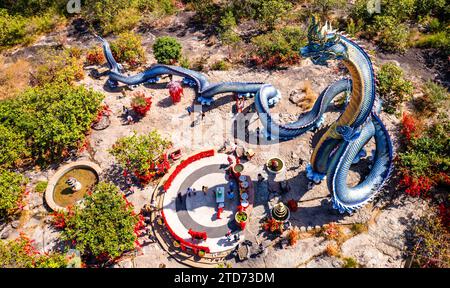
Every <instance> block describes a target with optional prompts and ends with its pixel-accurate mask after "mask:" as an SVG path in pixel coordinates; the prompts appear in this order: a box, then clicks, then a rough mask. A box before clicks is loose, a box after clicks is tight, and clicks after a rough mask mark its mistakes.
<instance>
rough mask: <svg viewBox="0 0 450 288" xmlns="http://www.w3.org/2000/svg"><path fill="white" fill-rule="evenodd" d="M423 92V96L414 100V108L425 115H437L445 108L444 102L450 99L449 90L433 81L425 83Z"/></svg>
mask: <svg viewBox="0 0 450 288" xmlns="http://www.w3.org/2000/svg"><path fill="white" fill-rule="evenodd" d="M422 92H423V93H424V94H423V96H421V97H420V98H417V99H415V100H414V106H415V108H416V109H417V110H418V111H419V112H420V113H423V114H427V115H431V114H435V113H436V112H438V109H439V108H441V107H442V106H443V104H444V101H445V100H449V99H450V97H449V93H448V91H447V88H445V87H444V86H442V85H440V84H437V83H434V82H433V81H431V80H428V81H427V82H425V84H424V86H423V88H422Z"/></svg>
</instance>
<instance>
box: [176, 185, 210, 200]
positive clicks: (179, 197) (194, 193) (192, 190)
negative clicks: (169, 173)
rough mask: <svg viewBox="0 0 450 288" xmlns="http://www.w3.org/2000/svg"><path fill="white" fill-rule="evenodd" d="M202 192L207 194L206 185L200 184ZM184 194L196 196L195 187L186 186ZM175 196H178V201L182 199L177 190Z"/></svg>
mask: <svg viewBox="0 0 450 288" xmlns="http://www.w3.org/2000/svg"><path fill="white" fill-rule="evenodd" d="M202 193H203V195H205V196H206V195H207V194H208V186H202ZM186 195H187V196H188V197H192V196H196V195H197V189H195V188H192V187H188V188H187V190H186ZM177 198H178V200H179V201H180V202H181V201H183V195H182V194H181V192H178V195H177Z"/></svg>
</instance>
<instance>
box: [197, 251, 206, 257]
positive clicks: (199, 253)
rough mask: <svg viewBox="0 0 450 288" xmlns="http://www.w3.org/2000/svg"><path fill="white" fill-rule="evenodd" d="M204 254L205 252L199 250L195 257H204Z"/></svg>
mask: <svg viewBox="0 0 450 288" xmlns="http://www.w3.org/2000/svg"><path fill="white" fill-rule="evenodd" d="M205 254H206V252H205V250H199V251H198V253H197V255H198V256H199V257H204V256H205Z"/></svg>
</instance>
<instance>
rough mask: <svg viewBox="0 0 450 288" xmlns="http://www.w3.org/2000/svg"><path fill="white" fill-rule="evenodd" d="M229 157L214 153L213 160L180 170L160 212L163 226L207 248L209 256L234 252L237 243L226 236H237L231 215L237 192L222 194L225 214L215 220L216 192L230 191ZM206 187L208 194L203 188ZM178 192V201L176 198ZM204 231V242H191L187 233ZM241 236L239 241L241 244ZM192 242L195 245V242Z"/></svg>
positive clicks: (195, 163) (236, 201) (205, 159)
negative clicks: (228, 196) (210, 254)
mask: <svg viewBox="0 0 450 288" xmlns="http://www.w3.org/2000/svg"><path fill="white" fill-rule="evenodd" d="M227 157H228V155H226V154H217V153H216V154H215V155H214V156H212V157H207V158H203V159H200V160H197V161H195V162H193V163H191V164H189V165H188V166H187V167H185V168H184V169H182V170H181V171H180V172H179V173H178V174H177V176H176V177H175V178H174V180H173V181H172V184H171V186H170V188H169V189H168V190H167V191H166V193H165V195H164V201H163V211H164V215H165V219H166V224H167V225H168V226H170V228H171V229H172V231H173V232H174V233H175V234H177V236H179V237H181V238H182V239H184V240H186V241H188V242H192V243H195V244H196V245H200V246H207V247H209V249H210V252H211V253H217V252H223V251H227V250H230V249H233V248H234V247H235V246H236V245H237V243H238V242H235V241H228V240H227V238H226V233H227V232H228V231H229V230H231V231H233V234H235V233H239V231H240V230H239V228H238V227H237V226H236V224H235V221H234V213H235V212H236V210H237V206H238V205H239V199H238V196H237V195H238V193H237V191H235V193H234V195H235V197H234V198H233V199H228V198H227V196H226V195H225V202H224V204H225V206H224V211H223V212H222V213H221V219H218V218H217V202H216V195H215V190H216V188H219V187H223V188H224V191H225V194H226V191H228V190H229V182H230V181H229V178H228V176H227V174H226V168H227V167H228V160H227ZM203 186H207V187H208V191H207V193H206V194H205V193H203V192H202V187H203ZM235 186H236V185H235ZM188 188H192V189H195V191H196V192H195V194H194V193H190V196H189V195H188V193H187V191H188ZM178 193H181V199H180V198H179V197H178ZM189 229H192V230H193V231H197V232H206V233H207V235H208V238H207V240H206V241H199V240H191V236H190V235H189V233H188V231H189ZM242 240H243V237H241V238H240V241H242ZM194 241H195V242H194Z"/></svg>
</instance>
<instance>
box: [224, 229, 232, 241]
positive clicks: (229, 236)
mask: <svg viewBox="0 0 450 288" xmlns="http://www.w3.org/2000/svg"><path fill="white" fill-rule="evenodd" d="M225 236H226V237H227V241H228V242H230V241H231V230H228V232H227V234H225Z"/></svg>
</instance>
